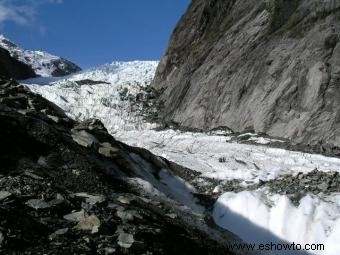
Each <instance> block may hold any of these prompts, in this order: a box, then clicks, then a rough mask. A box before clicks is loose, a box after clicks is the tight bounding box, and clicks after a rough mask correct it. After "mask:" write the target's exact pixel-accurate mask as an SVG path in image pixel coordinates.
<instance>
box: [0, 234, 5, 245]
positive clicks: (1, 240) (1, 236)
mask: <svg viewBox="0 0 340 255" xmlns="http://www.w3.org/2000/svg"><path fill="white" fill-rule="evenodd" d="M4 240H5V237H4V235H3V234H2V232H1V231H0V247H1V246H2V243H3V241H4Z"/></svg>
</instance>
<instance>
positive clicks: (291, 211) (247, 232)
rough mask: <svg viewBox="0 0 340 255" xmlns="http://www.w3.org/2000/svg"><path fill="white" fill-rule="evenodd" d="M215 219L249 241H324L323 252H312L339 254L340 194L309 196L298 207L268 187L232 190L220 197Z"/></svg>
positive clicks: (302, 243)
mask: <svg viewBox="0 0 340 255" xmlns="http://www.w3.org/2000/svg"><path fill="white" fill-rule="evenodd" d="M213 218H214V221H215V222H216V224H218V225H219V226H221V227H222V228H225V229H228V230H229V231H231V232H233V233H235V234H236V235H238V236H240V237H241V238H242V239H243V240H244V241H246V242H248V243H254V244H255V243H256V244H268V243H269V244H270V243H271V242H272V243H276V244H279V243H285V242H287V243H293V242H294V243H295V244H301V245H303V246H304V245H305V244H310V245H311V244H323V245H324V247H325V250H324V251H314V252H313V251H309V252H310V253H313V254H320V255H338V254H340V246H339V245H338V244H339V242H340V194H336V195H332V196H326V197H324V198H320V197H317V196H314V195H307V196H305V197H304V198H302V199H301V201H300V205H299V206H298V207H296V206H294V205H293V204H292V203H291V202H290V200H289V198H288V197H286V196H281V195H273V194H269V193H268V192H266V191H265V190H257V191H244V192H240V193H232V192H230V193H225V194H223V195H222V196H221V197H220V198H219V199H218V200H217V202H216V204H215V207H214V211H213ZM273 254H301V253H294V252H293V251H281V252H280V251H273Z"/></svg>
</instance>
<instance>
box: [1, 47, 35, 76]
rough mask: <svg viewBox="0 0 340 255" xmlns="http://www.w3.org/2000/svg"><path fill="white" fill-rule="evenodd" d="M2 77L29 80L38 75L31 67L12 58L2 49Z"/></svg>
mask: <svg viewBox="0 0 340 255" xmlns="http://www.w3.org/2000/svg"><path fill="white" fill-rule="evenodd" d="M0 76H5V77H13V78H14V79H19V80H21V79H28V78H33V77H36V76H37V75H36V74H35V72H34V71H33V70H32V68H31V67H29V66H28V65H25V64H24V63H21V62H19V61H18V60H16V59H15V58H12V57H11V55H10V54H9V52H8V51H7V50H5V49H3V48H1V47H0Z"/></svg>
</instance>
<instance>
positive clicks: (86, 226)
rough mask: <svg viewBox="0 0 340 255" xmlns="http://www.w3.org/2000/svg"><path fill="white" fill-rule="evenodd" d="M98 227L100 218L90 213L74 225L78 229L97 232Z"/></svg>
mask: <svg viewBox="0 0 340 255" xmlns="http://www.w3.org/2000/svg"><path fill="white" fill-rule="evenodd" d="M99 227H100V220H99V219H98V217H97V216H96V215H91V216H89V217H85V218H84V219H83V220H81V221H79V222H78V224H77V225H76V226H75V228H76V229H78V230H84V231H91V233H93V234H94V233H97V232H98V230H99Z"/></svg>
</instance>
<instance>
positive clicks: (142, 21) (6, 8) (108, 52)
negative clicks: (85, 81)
mask: <svg viewBox="0 0 340 255" xmlns="http://www.w3.org/2000/svg"><path fill="white" fill-rule="evenodd" d="M189 3H190V0H0V33H3V34H4V35H5V36H7V37H8V38H9V39H11V40H13V41H14V42H16V43H18V44H19V45H21V46H22V47H24V48H28V49H39V50H45V51H48V52H50V53H52V54H55V55H59V56H62V57H65V58H68V59H70V60H72V61H74V62H75V63H77V64H79V65H80V66H81V67H83V68H87V67H91V66H96V65H100V64H103V63H108V62H111V61H113V60H122V61H125V60H157V59H159V58H160V57H161V55H162V54H163V53H164V51H165V50H166V47H167V44H168V41H169V38H170V35H171V33H172V31H173V29H174V28H175V25H176V23H177V22H178V20H179V19H180V17H181V15H183V14H184V12H185V10H186V8H187V7H188V5H189Z"/></svg>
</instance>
